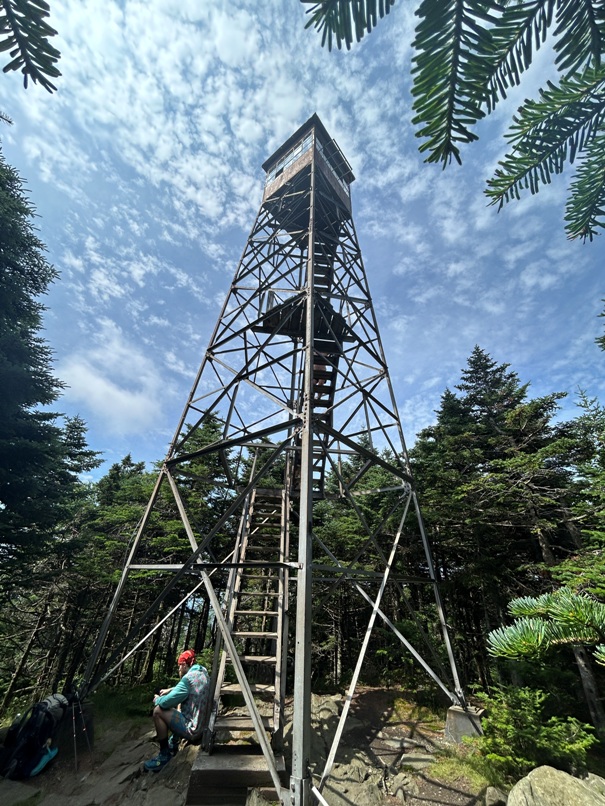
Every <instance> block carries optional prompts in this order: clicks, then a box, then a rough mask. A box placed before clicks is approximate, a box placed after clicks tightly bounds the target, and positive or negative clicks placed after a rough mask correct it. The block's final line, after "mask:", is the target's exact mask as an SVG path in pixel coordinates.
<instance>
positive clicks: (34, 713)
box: [0, 694, 69, 779]
mask: <svg viewBox="0 0 605 806" xmlns="http://www.w3.org/2000/svg"><path fill="white" fill-rule="evenodd" d="M68 705H69V703H68V701H67V699H66V698H65V697H64V696H63V695H62V694H51V695H50V696H49V697H46V699H44V700H42V702H37V703H36V704H35V705H32V707H31V708H29V709H28V710H27V711H26V712H25V713H24V714H23V716H20V717H17V719H15V721H14V722H13V724H12V725H11V726H10V728H9V729H8V733H7V734H6V738H5V740H4V747H3V748H2V749H1V750H0V775H3V776H4V777H5V778H12V779H20V778H31V777H33V776H34V775H37V774H38V773H39V772H41V771H42V770H43V769H44V767H45V766H46V765H47V764H48V762H49V761H50V760H51V759H53V758H54V757H55V756H56V755H57V752H58V749H57V748H56V747H54V748H53V747H52V743H53V740H54V738H55V735H56V733H57V730H58V728H59V725H60V723H61V720H62V719H63V715H64V713H65V711H66V709H67V707H68Z"/></svg>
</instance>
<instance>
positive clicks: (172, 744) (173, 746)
mask: <svg viewBox="0 0 605 806" xmlns="http://www.w3.org/2000/svg"><path fill="white" fill-rule="evenodd" d="M180 743H181V738H180V736H177V735H176V733H173V734H172V736H171V737H170V739H168V749H169V750H170V753H171V755H173V756H176V754H177V753H178V752H179V744H180Z"/></svg>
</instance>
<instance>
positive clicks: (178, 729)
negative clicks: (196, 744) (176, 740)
mask: <svg viewBox="0 0 605 806" xmlns="http://www.w3.org/2000/svg"><path fill="white" fill-rule="evenodd" d="M170 730H171V731H172V732H173V733H176V734H177V735H178V736H182V737H183V738H184V739H190V738H191V736H192V733H191V731H190V730H189V728H188V727H187V720H186V719H185V717H184V716H183V714H182V713H181V712H180V711H177V709H176V708H173V709H172V715H171V717H170Z"/></svg>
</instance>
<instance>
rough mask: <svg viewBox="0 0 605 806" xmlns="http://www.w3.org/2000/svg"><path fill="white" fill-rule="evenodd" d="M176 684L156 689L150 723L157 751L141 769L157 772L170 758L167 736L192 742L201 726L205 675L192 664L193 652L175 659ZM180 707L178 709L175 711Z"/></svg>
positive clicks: (207, 684) (206, 687) (207, 689)
mask: <svg viewBox="0 0 605 806" xmlns="http://www.w3.org/2000/svg"><path fill="white" fill-rule="evenodd" d="M178 666H179V677H180V678H181V679H180V680H179V682H178V683H177V684H176V686H174V688H166V689H160V693H159V694H156V695H155V697H154V698H153V704H154V706H155V708H154V709H153V721H154V724H155V729H156V731H157V736H158V739H159V740H160V752H159V753H158V755H157V756H154V757H153V758H150V759H149V760H148V761H146V762H145V765H144V766H145V769H146V770H152V771H153V772H158V771H159V770H161V769H162V767H164V766H165V765H166V764H167V763H168V762H169V761H170V759H171V754H170V748H169V745H168V733H169V731H172V733H173V737H181V738H184V739H192V738H193V737H194V735H195V734H197V733H198V732H199V730H200V728H201V727H202V720H203V719H204V718H205V716H206V710H207V708H206V706H207V703H208V697H209V696H210V678H209V677H208V672H207V671H206V669H205V668H204V667H203V666H201V665H200V664H199V663H196V662H195V652H194V651H193V650H192V649H186V650H185V652H183V653H182V654H181V655H179V659H178ZM178 706H180V710H179V708H178Z"/></svg>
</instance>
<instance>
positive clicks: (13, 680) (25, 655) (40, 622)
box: [0, 599, 48, 711]
mask: <svg viewBox="0 0 605 806" xmlns="http://www.w3.org/2000/svg"><path fill="white" fill-rule="evenodd" d="M47 606H48V599H47V601H46V602H44V607H43V608H42V612H41V613H40V616H39V617H38V621H37V622H36V626H35V627H34V629H33V630H32V632H31V633H30V636H29V638H28V641H27V644H26V645H25V649H24V650H23V654H22V655H21V658H20V660H19V663H18V664H17V667H16V669H15V671H14V672H13V676H12V677H11V679H10V683H9V684H8V688H7V689H6V691H5V693H4V697H3V698H2V703H1V704H0V711H4V709H5V708H6V706H7V705H8V703H9V702H10V699H11V696H12V693H13V690H14V688H15V684H16V682H17V680H18V678H19V676H20V675H21V672H22V671H23V668H24V666H25V664H26V662H27V659H28V657H29V653H30V652H31V649H32V646H33V645H34V641H35V639H36V635H37V634H38V632H39V631H40V629H41V628H42V625H43V623H44V619H45V618H46V610H47Z"/></svg>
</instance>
